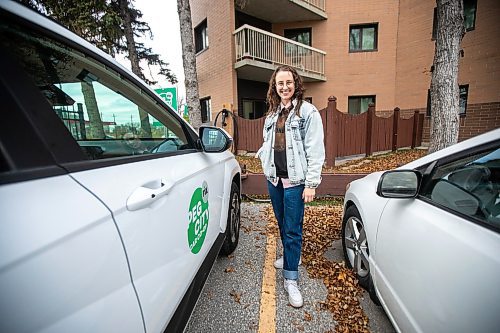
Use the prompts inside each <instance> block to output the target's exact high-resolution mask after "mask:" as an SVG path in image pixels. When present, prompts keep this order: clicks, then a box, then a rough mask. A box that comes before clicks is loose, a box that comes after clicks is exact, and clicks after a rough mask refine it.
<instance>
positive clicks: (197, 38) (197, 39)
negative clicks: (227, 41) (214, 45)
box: [194, 20, 208, 53]
mask: <svg viewBox="0 0 500 333" xmlns="http://www.w3.org/2000/svg"><path fill="white" fill-rule="evenodd" d="M194 44H195V50H196V53H198V52H200V51H203V50H204V49H206V48H207V47H208V29H207V20H205V21H203V22H201V23H200V24H198V26H197V27H196V28H194Z"/></svg>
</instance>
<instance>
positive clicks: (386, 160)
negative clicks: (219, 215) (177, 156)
mask: <svg viewBox="0 0 500 333" xmlns="http://www.w3.org/2000/svg"><path fill="white" fill-rule="evenodd" d="M426 154H427V150H425V149H406V150H399V151H397V152H390V153H387V154H382V155H377V156H370V157H364V158H357V159H352V160H349V161H348V162H345V163H343V164H340V162H339V163H338V164H340V165H337V166H335V167H324V168H323V172H324V173H371V172H375V171H382V170H388V169H394V168H397V167H399V166H401V165H403V164H406V163H409V162H411V161H414V160H416V159H418V158H420V157H422V156H425V155H426ZM236 159H237V160H238V161H239V162H240V165H241V166H242V167H243V166H245V168H246V170H247V171H248V172H250V173H262V166H261V164H260V160H259V159H257V158H254V157H248V156H236Z"/></svg>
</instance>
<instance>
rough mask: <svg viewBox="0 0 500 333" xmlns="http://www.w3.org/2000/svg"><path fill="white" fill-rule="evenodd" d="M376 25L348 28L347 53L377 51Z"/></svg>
mask: <svg viewBox="0 0 500 333" xmlns="http://www.w3.org/2000/svg"><path fill="white" fill-rule="evenodd" d="M377 34H378V23H374V24H364V25H350V26H349V52H364V51H376V50H377Z"/></svg>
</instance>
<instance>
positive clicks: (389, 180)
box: [377, 170, 422, 198]
mask: <svg viewBox="0 0 500 333" xmlns="http://www.w3.org/2000/svg"><path fill="white" fill-rule="evenodd" d="M421 179H422V175H421V174H420V172H418V171H413V170H392V171H387V172H385V173H384V174H382V177H380V180H379V182H378V187H377V194H378V195H379V196H381V197H384V198H414V197H416V196H417V194H418V189H419V187H420V181H421Z"/></svg>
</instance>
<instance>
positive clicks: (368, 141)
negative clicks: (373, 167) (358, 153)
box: [365, 103, 375, 156]
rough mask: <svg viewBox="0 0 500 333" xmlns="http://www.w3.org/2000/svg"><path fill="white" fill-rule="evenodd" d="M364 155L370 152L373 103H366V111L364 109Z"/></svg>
mask: <svg viewBox="0 0 500 333" xmlns="http://www.w3.org/2000/svg"><path fill="white" fill-rule="evenodd" d="M366 113H367V114H366V116H367V117H366V148H365V152H366V156H370V155H371V154H372V132H373V117H374V116H375V104H373V103H370V104H368V111H366Z"/></svg>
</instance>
